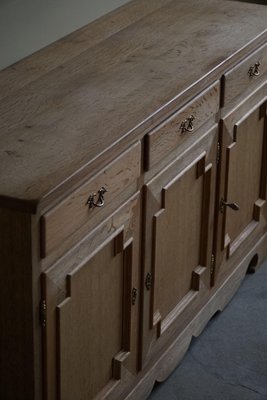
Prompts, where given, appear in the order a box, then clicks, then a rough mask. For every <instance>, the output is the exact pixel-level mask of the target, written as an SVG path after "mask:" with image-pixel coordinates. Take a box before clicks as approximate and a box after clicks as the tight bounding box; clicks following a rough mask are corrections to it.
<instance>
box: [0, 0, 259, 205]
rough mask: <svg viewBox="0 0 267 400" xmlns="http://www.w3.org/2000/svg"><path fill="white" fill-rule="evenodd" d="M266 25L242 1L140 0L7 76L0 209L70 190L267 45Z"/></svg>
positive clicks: (0, 101) (0, 111)
mask: <svg viewBox="0 0 267 400" xmlns="http://www.w3.org/2000/svg"><path fill="white" fill-rule="evenodd" d="M266 22H267V7H265V6H256V5H251V4H247V3H241V2H232V1H227V0H225V1H222V0H218V1H217V0H203V1H201V2H200V1H199V0H174V1H169V0H134V1H132V2H131V3H129V4H126V5H125V6H123V7H122V8H120V9H119V10H116V11H115V12H113V13H111V14H109V15H107V16H105V17H103V18H101V19H99V20H98V21H95V22H93V23H91V24H89V25H88V26H87V27H84V28H82V29H81V30H79V31H77V32H74V33H73V34H71V35H69V36H68V37H66V38H64V39H62V40H60V41H58V42H56V43H54V44H53V45H50V46H49V47H47V48H45V49H44V50H41V51H39V52H38V53H35V54H34V55H33V56H31V57H28V58H27V59H25V60H22V61H20V62H19V63H17V64H15V65H13V66H11V67H9V68H7V69H5V70H4V71H2V72H0V205H1V204H2V205H7V204H12V202H13V203H14V204H17V205H18V206H20V207H22V208H23V207H24V208H25V209H29V210H31V209H32V210H33V209H34V208H35V205H36V204H38V202H40V201H44V200H43V199H45V198H49V196H50V195H51V193H57V191H58V192H59V188H60V187H62V185H63V187H64V185H65V186H66V187H67V182H68V178H69V177H70V176H73V175H74V174H75V173H76V172H77V171H82V170H83V169H84V168H88V165H89V166H90V163H91V162H92V161H93V160H94V159H96V157H98V156H99V154H101V153H103V152H105V151H106V150H107V149H108V148H110V147H111V146H112V145H113V144H114V143H115V142H117V143H118V142H119V141H122V145H123V140H124V141H125V143H127V140H128V141H129V143H130V141H131V140H133V139H134V138H137V137H138V132H139V134H140V132H141V131H144V130H145V129H148V128H149V127H151V126H152V124H153V123H154V122H155V120H156V118H157V117H155V114H156V113H158V116H159V117H160V115H163V114H162V113H163V112H164V109H163V107H165V106H166V105H167V109H168V107H169V109H171V108H170V107H171V106H173V107H178V106H180V105H182V104H183V103H184V102H185V101H187V100H188V99H189V96H192V95H194V94H196V93H197V92H198V91H200V90H202V89H203V88H204V87H205V86H207V84H209V83H211V82H213V81H214V80H215V79H218V78H219V77H220V75H221V74H222V72H224V71H225V70H226V69H227V68H229V67H230V66H231V65H232V64H234V63H236V62H237V61H238V60H239V58H240V56H242V57H243V56H245V55H246V54H248V53H249V52H250V51H251V49H253V47H254V43H253V41H255V43H256V44H257V45H259V44H261V43H264V41H266V37H267V30H266V27H267V23H266ZM193 85H194V86H193ZM79 173H80V172H79ZM12 199H13V200H12ZM23 204H24V206H23Z"/></svg>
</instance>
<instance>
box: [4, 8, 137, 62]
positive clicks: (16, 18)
mask: <svg viewBox="0 0 267 400" xmlns="http://www.w3.org/2000/svg"><path fill="white" fill-rule="evenodd" d="M128 1H129V0H95V1H94V0H0V69H3V68H5V67H6V66H8V65H11V64H13V63H14V62H16V61H18V60H20V59H21V58H24V57H25V56H27V55H29V54H32V53H33V52H35V51H37V50H39V49H40V48H42V47H44V46H46V45H48V44H49V43H52V42H54V41H55V40H57V39H59V38H61V37H63V36H65V35H67V34H68V33H70V32H72V31H74V30H76V29H78V28H80V27H81V26H83V25H86V24H87V23H88V22H90V21H92V20H94V19H96V18H98V17H100V16H101V15H104V14H106V13H107V12H109V11H111V10H113V9H115V8H117V7H119V6H121V5H122V4H125V3H127V2H128Z"/></svg>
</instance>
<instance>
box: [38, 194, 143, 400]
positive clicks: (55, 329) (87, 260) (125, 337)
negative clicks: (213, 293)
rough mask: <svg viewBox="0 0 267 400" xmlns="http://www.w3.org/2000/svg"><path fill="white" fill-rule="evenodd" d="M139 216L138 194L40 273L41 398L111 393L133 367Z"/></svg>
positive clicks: (82, 399)
mask: <svg viewBox="0 0 267 400" xmlns="http://www.w3.org/2000/svg"><path fill="white" fill-rule="evenodd" d="M139 217H140V209H139V194H138V195H135V196H134V197H133V198H131V199H130V200H129V201H128V202H127V203H126V204H124V205H123V206H122V207H121V208H120V209H118V210H117V211H116V212H115V213H114V214H113V215H112V216H111V217H109V218H108V219H107V220H106V221H104V222H103V223H102V224H101V225H99V226H98V227H97V228H96V229H95V230H94V231H93V232H92V233H91V234H89V236H88V237H86V238H85V239H84V240H83V241H82V242H81V243H80V244H79V245H78V246H77V247H76V248H75V249H74V250H73V252H72V254H68V255H67V256H66V257H65V259H63V260H60V261H59V262H58V263H57V264H56V265H54V266H53V267H52V268H50V269H49V270H48V271H46V272H45V273H44V274H43V276H42V284H43V285H42V286H43V301H45V302H46V320H45V321H43V340H44V392H45V393H44V394H45V396H44V398H45V399H47V400H73V399H79V400H91V399H106V398H113V397H110V396H111V394H112V393H113V392H114V390H116V388H117V387H118V386H120V384H121V383H123V381H124V380H126V378H127V377H129V376H130V375H131V374H135V373H136V371H137V356H138V354H137V351H138V343H137V341H138V308H139V279H140V277H139V244H138V242H139V239H138V237H139V227H140V221H139ZM115 398H116V396H115Z"/></svg>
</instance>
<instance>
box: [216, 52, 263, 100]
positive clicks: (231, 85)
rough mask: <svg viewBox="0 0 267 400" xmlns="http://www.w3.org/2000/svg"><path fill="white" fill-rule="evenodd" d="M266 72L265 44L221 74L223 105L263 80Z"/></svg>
mask: <svg viewBox="0 0 267 400" xmlns="http://www.w3.org/2000/svg"><path fill="white" fill-rule="evenodd" d="M266 72H267V44H265V45H263V46H262V47H260V48H259V49H258V50H256V51H255V52H254V53H252V55H250V56H249V57H247V58H245V59H244V60H243V61H242V62H240V63H239V64H238V65H236V66H235V67H234V68H232V69H231V70H230V71H228V72H226V73H225V74H224V75H223V105H225V106H226V105H227V104H228V103H229V102H230V101H231V100H233V99H234V98H235V97H237V96H239V95H240V94H242V93H243V92H244V93H245V92H246V90H247V89H249V88H254V87H255V85H257V84H260V83H261V82H263V79H264V78H265V77H266Z"/></svg>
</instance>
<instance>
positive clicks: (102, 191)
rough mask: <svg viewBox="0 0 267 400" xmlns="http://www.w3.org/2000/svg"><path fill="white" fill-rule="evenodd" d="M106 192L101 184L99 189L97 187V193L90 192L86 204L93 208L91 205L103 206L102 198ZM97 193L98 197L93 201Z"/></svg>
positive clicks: (103, 200)
mask: <svg viewBox="0 0 267 400" xmlns="http://www.w3.org/2000/svg"><path fill="white" fill-rule="evenodd" d="M106 192H107V189H106V188H105V187H104V186H102V188H101V189H99V191H98V192H97V193H93V194H90V196H89V198H88V200H87V202H86V204H88V205H89V208H93V207H103V205H104V204H105V199H104V194H105V193H106ZM97 194H98V199H97V201H96V202H95V197H96V196H97Z"/></svg>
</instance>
